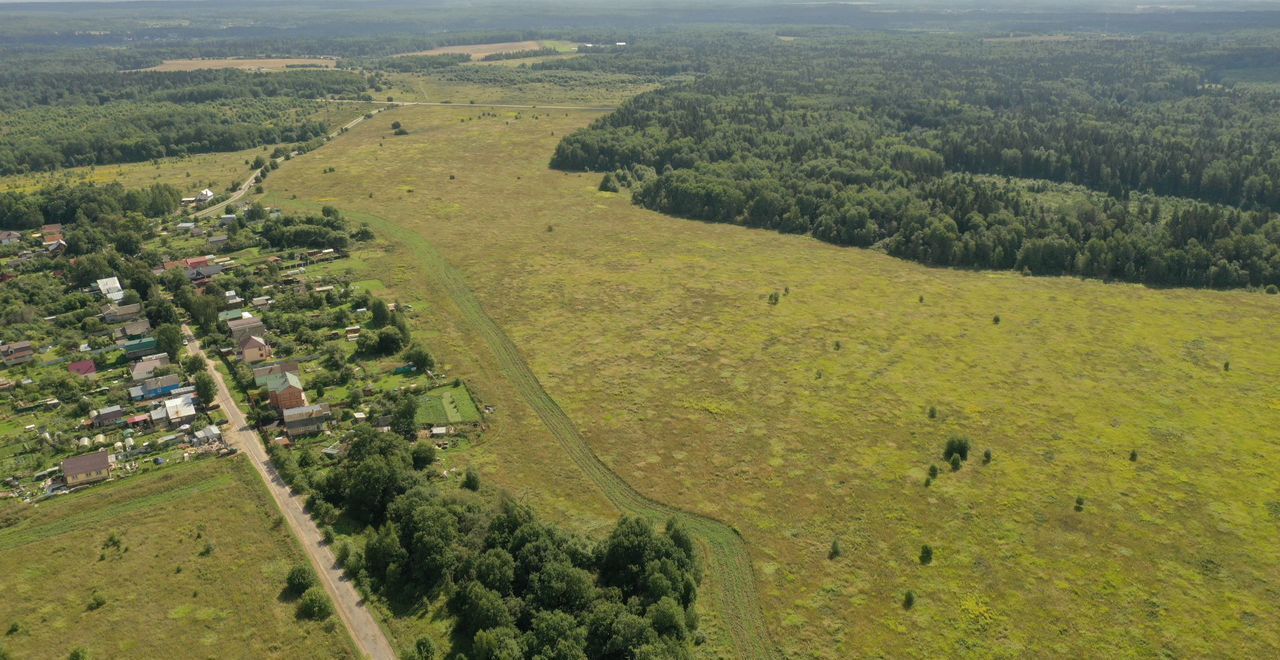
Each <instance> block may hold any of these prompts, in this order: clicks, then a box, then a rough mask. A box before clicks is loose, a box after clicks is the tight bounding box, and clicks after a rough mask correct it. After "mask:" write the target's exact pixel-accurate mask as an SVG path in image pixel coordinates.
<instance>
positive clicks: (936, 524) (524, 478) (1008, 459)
mask: <svg viewBox="0 0 1280 660" xmlns="http://www.w3.org/2000/svg"><path fill="white" fill-rule="evenodd" d="M478 112H479V109H470V108H465V107H460V108H439V107H435V108H427V107H406V108H399V109H396V110H395V111H394V113H395V114H394V116H392V117H389V118H387V120H388V122H389V121H390V120H391V119H396V120H399V121H401V122H403V123H404V124H405V125H406V126H408V127H410V128H411V129H413V130H412V132H411V135H409V136H403V137H400V138H396V139H394V140H392V139H389V138H387V139H384V138H385V136H384V135H383V134H384V133H386V131H385V130H384V129H385V127H383V126H381V125H379V124H380V123H381V122H371V123H369V124H366V125H362V126H360V127H358V128H356V129H354V130H353V131H351V132H350V133H349V134H348V135H346V136H344V137H343V138H341V139H338V140H335V141H334V142H333V143H331V144H330V145H328V146H326V147H325V148H324V149H322V150H320V151H317V152H314V153H312V154H308V155H306V156H304V157H303V159H302V162H300V163H294V164H293V165H291V166H289V167H285V168H282V169H281V170H280V171H279V172H278V173H277V174H275V175H273V177H272V179H271V180H270V184H271V185H270V187H269V195H268V199H269V200H270V201H271V202H272V203H278V204H280V205H285V206H289V205H292V206H293V207H303V206H306V207H307V208H311V207H314V206H318V205H319V204H320V203H321V202H319V201H318V200H319V199H324V200H325V201H324V202H323V203H331V204H335V205H337V206H338V207H339V208H341V209H343V211H344V212H347V213H348V214H349V215H350V216H351V217H353V218H355V219H358V220H367V221H369V222H371V223H372V224H373V226H374V229H375V231H377V232H378V233H379V234H380V235H381V236H396V237H397V238H396V240H395V241H393V242H392V244H391V245H389V246H388V247H387V250H386V253H385V254H384V255H382V256H381V258H380V259H378V260H376V262H377V263H376V265H375V264H370V270H369V271H368V272H366V273H358V274H357V275H358V277H360V278H371V277H377V278H378V279H380V280H381V281H382V282H383V283H385V284H386V286H387V287H388V288H389V289H391V290H392V291H399V292H402V293H403V295H405V296H406V297H408V296H413V297H423V298H425V299H426V301H427V302H428V303H429V305H428V306H426V307H425V308H424V309H425V313H424V314H423V315H422V316H421V317H420V318H418V319H415V326H417V327H415V332H423V333H424V334H423V337H424V339H425V340H426V341H428V342H434V343H431V344H430V345H432V348H433V350H439V351H440V352H442V354H444V355H445V356H446V357H447V359H449V360H451V361H456V362H458V363H459V364H460V367H461V371H462V373H460V375H462V376H463V377H464V378H466V379H467V381H468V383H469V384H471V385H472V386H473V387H474V388H475V389H476V390H477V391H478V392H479V394H480V396H481V398H482V400H484V401H486V402H493V403H495V404H496V405H497V406H498V414H497V415H495V416H494V417H492V418H491V420H492V421H493V429H492V430H491V431H490V432H489V433H487V434H486V439H485V441H484V442H481V443H479V444H478V445H477V446H475V447H474V448H473V449H471V450H469V451H470V453H471V456H470V460H471V461H472V463H473V464H475V465H477V466H479V467H480V469H481V470H482V471H483V472H484V473H485V474H486V478H492V479H493V480H494V481H495V482H496V483H499V484H501V485H502V486H503V487H505V488H507V489H508V490H511V491H512V492H513V493H515V494H516V495H517V496H518V497H521V496H524V495H526V494H527V495H528V500H527V501H529V502H530V503H531V504H533V505H534V506H535V507H536V508H538V509H539V510H540V511H543V512H546V513H548V514H549V515H551V516H552V517H553V518H554V517H557V516H561V517H563V518H564V519H567V520H569V521H571V522H576V523H577V524H579V525H580V526H581V527H582V528H584V529H586V530H587V531H591V530H593V529H599V528H600V525H601V524H602V522H607V521H608V520H609V519H610V516H611V514H610V512H609V511H610V508H609V506H608V504H607V503H605V502H603V501H602V498H601V497H600V495H599V492H600V491H599V490H598V489H597V488H596V487H595V486H594V485H592V484H593V483H597V482H593V481H591V480H587V479H585V478H584V477H583V476H582V474H581V473H580V472H578V471H577V470H578V469H579V467H580V465H581V464H580V463H569V462H567V461H566V457H565V455H564V454H563V453H561V452H562V451H563V449H564V447H563V446H558V445H557V444H556V442H555V440H554V439H553V438H550V437H549V436H548V435H547V433H546V431H545V428H543V427H542V425H540V424H538V423H537V420H536V418H535V417H534V416H533V415H531V414H530V412H531V410H530V407H529V406H527V405H525V404H522V403H521V395H520V393H519V392H520V391H521V390H520V388H521V387H523V386H522V385H519V384H517V385H514V386H513V385H512V383H511V382H509V381H511V380H519V377H520V376H519V374H513V373H512V371H511V367H510V364H511V362H510V360H505V361H504V360H498V359H495V358H493V357H492V353H493V351H492V350H491V349H490V347H489V345H488V344H486V343H485V341H484V340H483V339H482V338H477V337H475V336H474V335H475V334H477V333H475V332H474V331H473V330H474V328H475V327H476V326H475V325H474V319H472V320H470V321H469V320H468V319H467V318H466V317H467V316H468V314H474V313H475V310H470V311H468V310H466V309H463V307H464V305H463V304H462V303H460V302H459V300H458V299H457V298H456V297H450V296H449V295H447V292H446V291H444V289H446V288H447V286H453V285H452V284H448V283H447V282H443V281H442V280H441V275H440V273H441V272H444V271H442V270H441V269H440V268H438V267H436V266H434V265H432V264H433V263H434V261H433V260H441V259H442V260H445V261H447V264H448V265H451V266H452V267H454V268H456V270H457V272H458V277H459V278H460V279H461V280H462V281H463V282H464V283H465V287H466V288H467V289H469V291H470V292H471V293H472V294H473V295H474V298H475V300H476V301H477V303H478V306H479V307H482V309H483V311H482V313H483V314H487V315H488V317H490V318H492V320H493V322H495V323H496V326H497V327H498V328H500V331H501V332H502V333H504V335H505V336H507V337H509V338H510V342H512V343H513V344H514V347H515V350H517V351H518V356H516V357H515V358H513V359H517V360H519V359H522V360H523V361H526V362H527V363H528V365H529V367H531V369H532V373H533V374H536V376H537V379H538V381H540V384H541V385H540V387H541V388H545V391H546V394H548V395H549V396H550V398H551V399H554V402H553V404H552V405H554V404H557V403H558V404H559V407H560V408H562V409H563V411H564V413H566V414H567V418H568V419H571V420H573V423H574V424H575V425H576V427H577V428H578V429H580V430H581V434H582V436H583V437H585V440H586V442H587V443H588V444H589V446H590V447H591V449H592V450H593V451H594V452H595V454H596V455H597V456H599V458H600V460H601V461H602V467H604V468H605V469H607V470H609V471H612V472H614V473H616V474H617V475H618V476H619V477H621V479H622V480H623V481H625V482H626V483H628V484H630V485H631V486H632V487H634V488H635V489H636V490H638V491H639V492H640V493H641V494H643V495H645V496H647V497H650V498H652V499H654V500H657V501H659V502H663V503H667V504H672V505H677V506H680V507H682V508H685V509H689V510H692V511H695V512H698V513H701V514H705V515H707V516H710V517H712V518H715V519H720V520H725V521H728V522H730V523H731V524H732V525H733V527H734V528H736V529H737V530H738V531H740V532H741V534H742V535H743V537H744V538H745V540H746V542H747V546H748V548H749V549H750V552H751V560H752V569H753V570H754V576H755V580H756V588H757V590H758V591H759V592H760V595H761V596H762V598H763V600H764V608H765V615H766V619H767V621H768V624H769V629H770V631H771V633H772V637H773V640H774V641H775V642H777V643H778V645H779V646H780V647H781V649H782V651H783V652H784V653H785V654H786V655H789V656H819V657H850V656H858V655H866V654H869V653H876V652H879V651H883V650H885V649H912V650H913V651H914V652H918V653H919V654H921V655H944V654H945V655H950V654H969V655H1026V654H1028V653H1035V654H1048V655H1082V654H1083V655H1104V656H1115V655H1146V654H1160V653H1166V654H1174V655H1190V656H1216V655H1237V654H1255V655H1258V654H1260V655H1263V656H1268V655H1274V653H1275V652H1276V649H1278V648H1280V630H1277V629H1275V628H1274V627H1272V626H1269V625H1268V624H1266V623H1265V621H1266V620H1268V618H1267V616H1268V615H1266V614H1265V613H1266V612H1268V611H1272V610H1274V609H1275V608H1276V607H1277V605H1280V601H1278V597H1277V595H1276V594H1277V593H1280V576H1278V575H1277V574H1276V573H1275V571H1274V567H1275V566H1277V565H1280V548H1277V546H1276V545H1275V544H1274V534H1275V529H1276V525H1277V521H1278V520H1280V514H1278V513H1276V512H1277V511H1280V483H1278V482H1277V481H1276V480H1275V479H1274V478H1272V477H1271V476H1270V474H1271V471H1272V470H1271V468H1272V466H1274V465H1275V464H1276V462H1277V460H1278V459H1280V445H1278V444H1277V443H1276V442H1275V438H1274V436H1273V434H1272V432H1271V429H1274V428H1275V427H1276V425H1277V422H1280V389H1277V385H1276V381H1275V378H1274V374H1276V373H1280V352H1278V351H1276V350H1274V346H1275V345H1276V344H1277V342H1280V326H1276V324H1275V323H1274V318H1275V317H1276V314H1277V312H1280V300H1277V299H1276V298H1275V297H1269V296H1263V295H1260V294H1257V293H1249V292H1214V291H1195V290H1155V289H1148V288H1144V287H1141V286H1134V285H1120V284H1106V283H1102V282H1098V281H1081V280H1075V279H1069V278H1024V277H1021V276H1018V275H1016V274H1012V273H991V272H974V271H957V270H947V269H931V268H926V267H923V266H920V265H917V264H912V263H908V262H904V261H900V260H896V259H893V258H890V257H887V256H884V255H882V254H878V253H876V252H873V251H866V250H855V249H842V248H838V247H835V246H831V245H826V244H822V243H819V242H817V241H814V240H811V239H808V238H805V237H799V236H784V235H779V234H776V233H772V232H766V231H754V230H746V229H742V228H738V227H732V226H727V225H715V224H707V223H700V222H693V221H685V220H679V219H673V218H669V217H665V216H662V215H659V214H655V213H650V212H647V211H644V210H642V209H639V208H637V207H634V206H633V205H631V204H630V202H629V200H627V199H626V197H625V196H622V195H617V194H611V193H600V192H597V190H596V186H597V184H598V182H599V176H597V175H567V174H564V173H560V172H552V171H549V170H547V169H546V166H545V165H546V162H547V159H548V158H549V156H550V154H551V152H552V150H553V149H554V147H555V144H556V142H557V140H558V139H559V138H560V137H561V136H563V135H564V134H565V133H567V132H569V131H571V130H573V129H574V128H577V127H581V126H583V125H585V124H586V123H587V122H588V121H590V119H592V118H593V117H595V116H598V114H597V113H588V112H563V111H553V112H541V111H526V112H525V113H524V114H523V115H522V116H521V118H520V119H519V120H516V119H515V113H500V116H499V117H498V118H485V119H478V118H477V114H478ZM534 114H537V115H538V119H537V120H534V119H533V118H532V116H533V115H534ZM464 119H469V121H460V120H464ZM303 163H305V165H303ZM325 165H333V166H335V167H337V168H338V170H339V171H340V172H343V173H344V175H343V176H340V177H333V176H328V177H324V176H321V175H320V174H319V173H320V170H321V168H322V166H325ZM410 191H412V192H410ZM295 194H296V195H297V197H298V199H297V200H290V199H289V197H290V196H291V195H295ZM375 266H376V267H375ZM773 292H778V293H779V303H778V304H777V305H770V304H768V302H767V298H768V296H769V294H771V293H773ZM995 315H998V316H1000V317H1001V319H1002V322H1001V323H1000V324H993V323H992V318H993V316H995ZM836 342H839V347H838V348H837V346H836ZM436 346H440V347H441V348H439V349H436ZM1227 360H1229V361H1230V363H1231V370H1230V371H1229V372H1228V371H1224V370H1223V368H1222V365H1223V363H1224V362H1225V361H1227ZM930 409H932V410H933V411H934V412H933V414H932V415H931V414H930ZM537 412H538V414H541V413H542V412H543V411H541V410H539V411H537ZM544 419H545V418H544ZM953 435H964V436H967V437H969V438H971V439H972V442H973V447H974V451H975V452H976V456H971V457H970V459H969V460H968V461H967V462H966V463H964V464H963V467H962V468H961V469H960V470H959V471H956V472H952V471H951V470H950V468H947V469H945V470H943V471H942V472H941V473H940V475H939V477H938V478H937V479H936V480H935V481H933V483H932V485H931V486H929V487H927V488H926V487H925V485H924V482H925V479H926V477H927V474H928V469H929V466H930V465H931V464H937V465H939V466H940V467H943V466H944V465H945V463H944V461H943V459H942V450H943V446H944V444H945V443H946V441H947V439H948V438H950V437H951V436H953ZM986 450H991V452H992V460H991V461H990V463H987V464H984V463H983V461H982V460H981V459H980V458H977V457H979V456H981V455H982V453H983V452H984V451H986ZM1133 450H1136V451H1137V452H1138V455H1139V459H1138V460H1137V461H1131V460H1130V452H1131V451H1133ZM609 495H610V496H611V497H612V496H613V494H612V493H609ZM1077 497H1083V498H1084V499H1085V501H1086V502H1087V504H1086V506H1085V507H1083V509H1082V510H1081V511H1075V510H1073V505H1074V504H1075V502H1076V498H1077ZM562 507H564V508H562ZM833 539H838V540H839V542H840V545H841V547H842V550H843V552H842V555H841V556H840V557H839V558H836V559H828V554H829V551H830V548H831V546H832V542H833ZM922 544H929V545H930V546H931V547H932V549H933V557H932V563H931V564H929V565H927V566H925V565H922V564H921V563H920V562H919V561H918V555H919V553H920V548H921V545H922ZM709 588H710V589H712V590H715V589H721V588H723V585H715V584H714V583H713V584H712V585H709ZM908 590H910V591H912V592H913V593H914V596H915V599H914V607H912V608H911V609H905V608H904V607H903V606H902V603H903V594H904V593H905V592H907V591H908ZM709 600H710V599H703V600H702V603H703V604H704V606H703V607H702V608H700V612H701V613H702V614H703V616H704V619H703V620H704V622H705V623H706V627H707V629H708V634H709V635H710V636H711V638H712V644H711V645H710V646H711V648H709V649H706V650H707V651H708V654H710V655H721V656H729V655H731V647H729V646H727V638H726V637H725V632H726V631H725V630H724V629H723V627H722V626H723V623H722V622H721V621H719V620H718V616H719V615H718V613H716V612H714V611H712V610H711V608H708V607H705V604H706V603H707V602H708V601H709ZM704 648H705V647H704Z"/></svg>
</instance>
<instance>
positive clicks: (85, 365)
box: [67, 360, 98, 378]
mask: <svg viewBox="0 0 1280 660" xmlns="http://www.w3.org/2000/svg"><path fill="white" fill-rule="evenodd" d="M67 371H70V372H71V373H73V374H75V375H77V376H80V377H81V378H88V377H90V376H94V375H96V374H97V373H98V365H96V364H94V363H93V360H81V361H79V362H72V363H71V364H69V365H67Z"/></svg>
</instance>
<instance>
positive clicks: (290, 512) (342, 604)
mask: <svg viewBox="0 0 1280 660" xmlns="http://www.w3.org/2000/svg"><path fill="white" fill-rule="evenodd" d="M182 330H183V333H184V334H188V335H189V334H190V329H189V328H187V327H186V326H183V328H182ZM187 349H188V350H189V351H190V352H191V354H192V355H202V356H203V355H204V351H203V349H201V347H200V340H198V339H192V340H191V343H190V345H188V346H187ZM205 357H206V359H208V357H207V356H205ZM209 372H210V373H211V374H212V375H213V380H214V382H215V383H217V385H218V397H217V401H218V405H219V406H221V407H222V410H223V411H224V412H225V413H226V415H227V419H228V420H229V423H228V425H227V427H226V428H225V429H224V430H223V439H225V440H226V442H227V444H229V445H231V446H232V447H235V448H236V449H239V450H240V451H241V452H243V453H245V454H247V455H248V458H249V462H250V463H252V464H253V467H254V469H255V470H257V471H258V475H259V476H261V477H262V480H263V481H264V482H266V484H267V490H269V491H271V498H272V499H273V500H275V502H276V506H277V507H279V508H280V514H281V515H282V516H283V517H284V519H285V521H286V522H288V523H289V528H290V529H292V530H293V534H294V536H296V537H297V539H298V540H299V541H300V542H301V543H302V549H303V550H305V551H306V553H307V557H309V558H310V559H311V565H312V568H314V569H315V571H316V576H317V577H318V578H319V580H320V584H322V585H323V586H324V589H325V591H327V592H329V598H330V599H332V600H333V604H334V610H335V611H336V612H337V613H338V618H339V619H341V620H342V623H343V625H345V626H346V627H347V631H348V632H349V633H350V634H351V638H352V639H354V640H355V642H356V646H358V647H359V648H360V650H361V651H362V652H363V653H364V655H365V656H366V657H369V658H373V659H374V660H395V658H396V653H395V651H394V650H392V648H391V642H389V641H388V640H387V636H386V635H384V634H383V632H382V628H380V627H379V626H378V622H377V621H375V620H374V618H373V614H372V613H371V612H370V611H369V608H367V607H365V604H364V600H363V599H362V598H361V597H360V594H359V592H357V591H356V589H355V585H353V584H351V582H350V581H349V580H347V578H346V577H345V576H343V574H342V569H341V568H339V567H338V562H337V560H336V559H334V556H333V553H332V552H330V550H329V547H328V546H327V545H325V543H324V537H323V535H321V533H320V530H319V528H317V527H316V524H315V522H313V521H312V520H311V517H310V516H308V515H307V514H306V512H305V511H303V507H304V506H305V504H306V502H305V501H304V500H303V498H302V497H299V496H297V495H294V494H293V493H292V492H290V490H289V487H288V486H287V485H285V483H284V481H283V480H282V479H281V478H280V475H278V474H276V471H275V468H274V467H272V466H271V462H270V459H269V458H268V457H267V452H266V449H264V448H263V445H262V441H261V440H260V439H259V437H258V433H257V432H256V431H254V430H253V429H252V427H250V426H249V423H248V421H246V420H245V417H244V414H243V413H242V412H240V408H239V407H238V406H237V405H236V402H235V399H233V398H232V397H231V392H230V390H228V389H227V384H226V382H225V380H224V379H223V378H222V374H221V373H220V372H219V371H218V370H217V369H213V368H210V370H209Z"/></svg>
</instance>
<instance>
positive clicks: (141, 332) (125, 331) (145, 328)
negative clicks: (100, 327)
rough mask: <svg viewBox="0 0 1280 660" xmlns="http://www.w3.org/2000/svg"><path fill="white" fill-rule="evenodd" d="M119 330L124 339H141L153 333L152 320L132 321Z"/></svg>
mask: <svg viewBox="0 0 1280 660" xmlns="http://www.w3.org/2000/svg"><path fill="white" fill-rule="evenodd" d="M117 332H118V333H119V336H120V337H121V338H122V339H141V338H143V337H146V336H147V335H149V334H151V322H150V321H148V320H146V319H138V320H137V321H130V322H128V323H126V324H124V326H122V327H121V328H120V329H119V330H118V331H117Z"/></svg>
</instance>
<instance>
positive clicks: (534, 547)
mask: <svg viewBox="0 0 1280 660" xmlns="http://www.w3.org/2000/svg"><path fill="white" fill-rule="evenodd" d="M346 439H347V441H348V442H349V443H350V444H349V445H348V449H347V453H346V456H345V457H344V458H342V459H340V460H339V462H338V463H337V464H336V465H334V466H331V467H326V466H324V465H323V463H322V461H320V459H315V458H313V457H308V458H307V459H305V461H299V463H301V462H305V463H307V465H309V466H310V467H307V468H298V467H294V466H291V467H290V468H289V469H290V470H292V471H293V476H294V478H295V479H297V477H298V476H301V475H302V474H307V475H310V484H311V488H312V492H313V494H312V496H311V499H310V507H311V510H312V512H313V515H319V516H320V517H321V518H324V519H330V520H331V519H335V518H336V517H337V515H339V514H345V515H346V516H349V517H350V518H352V519H354V520H357V521H361V522H363V523H365V524H367V525H368V527H367V529H366V531H365V532H364V534H363V537H362V538H361V539H360V541H361V542H360V543H359V544H356V547H354V548H351V547H348V548H346V549H345V550H344V551H343V552H342V553H341V554H345V555H346V562H345V567H346V569H347V570H348V571H349V572H351V573H353V574H355V575H356V576H357V580H358V581H359V582H360V583H361V584H363V585H366V586H367V587H368V588H370V589H371V590H373V591H374V592H375V593H378V594H380V595H382V596H383V597H385V598H387V599H388V600H390V601H391V602H393V603H399V604H404V605H410V606H411V605H412V604H414V603H419V602H423V601H430V600H433V599H435V598H440V599H443V601H444V602H445V603H446V604H447V606H448V610H449V611H450V612H451V613H452V614H453V615H454V617H455V625H454V635H453V637H454V647H455V650H458V649H468V648H469V650H470V653H468V654H467V655H468V656H469V657H474V658H481V659H498V658H503V659H507V658H532V657H544V658H552V657H554V658H588V657H589V658H618V659H624V658H626V659H630V658H687V657H691V653H690V648H691V646H692V643H693V642H694V639H695V637H698V636H699V633H698V632H697V616H696V613H695V610H694V606H695V603H696V601H697V590H698V583H699V581H700V579H701V568H700V567H699V565H698V560H697V554H696V551H695V548H694V545H693V540H692V538H691V537H690V536H689V534H688V533H687V532H685V531H684V530H683V529H682V528H681V527H680V526H679V525H677V524H676V523H675V522H674V521H672V522H668V523H667V524H666V526H665V527H664V528H662V529H660V530H659V529H654V528H653V526H652V525H651V524H650V523H648V522H646V521H643V520H640V519H635V518H624V519H622V520H621V521H620V522H619V523H618V524H617V525H616V526H615V527H614V528H613V530H612V531H611V532H610V534H609V535H608V536H607V537H606V538H604V539H602V540H599V541H591V540H589V539H585V538H582V537H578V536H575V535H572V534H569V533H567V532H565V531H563V530H561V529H559V528H557V527H555V526H552V525H550V524H547V523H545V522H542V521H539V520H538V519H537V518H536V517H535V516H534V515H533V513H532V512H531V511H529V510H528V509H527V508H525V507H523V506H520V505H517V504H515V503H514V502H512V501H511V500H510V499H509V498H506V497H504V496H500V495H497V494H494V493H490V492H486V491H484V490H483V489H482V488H481V485H480V479H479V477H478V475H476V474H475V473H474V472H469V473H468V474H467V478H466V479H464V480H463V482H462V487H461V488H458V487H456V486H455V487H453V488H446V487H445V483H448V482H440V481H438V479H437V478H436V477H434V476H433V475H432V471H431V470H430V469H429V468H430V466H431V463H432V461H433V460H434V453H433V452H431V451H429V449H430V448H429V446H427V447H426V449H427V450H424V451H419V450H420V449H422V448H423V447H424V446H425V445H424V444H423V443H419V444H417V445H410V444H409V443H407V442H405V440H404V438H403V437H400V436H398V435H396V434H393V433H384V432H379V431H376V430H374V429H373V428H372V427H369V426H367V425H362V426H359V427H357V428H356V429H355V430H353V431H351V432H350V433H349V435H348V437H347V438H346ZM286 462H287V461H286Z"/></svg>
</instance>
